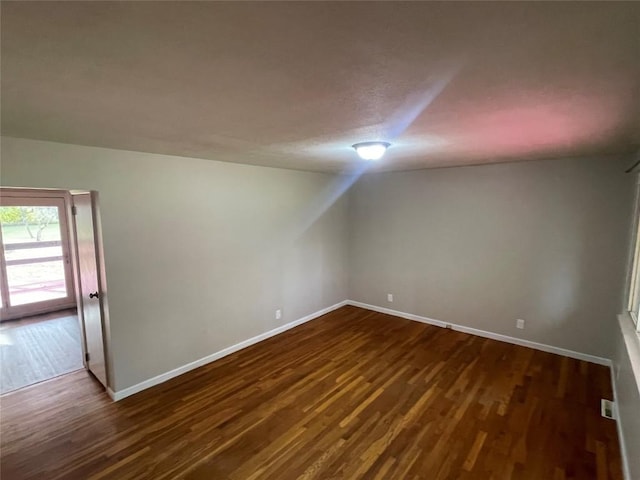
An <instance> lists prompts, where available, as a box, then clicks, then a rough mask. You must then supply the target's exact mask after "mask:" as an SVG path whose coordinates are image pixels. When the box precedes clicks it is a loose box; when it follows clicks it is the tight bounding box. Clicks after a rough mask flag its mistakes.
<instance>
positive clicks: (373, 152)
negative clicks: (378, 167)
mask: <svg viewBox="0 0 640 480" xmlns="http://www.w3.org/2000/svg"><path fill="white" fill-rule="evenodd" d="M390 145H391V144H390V143H387V142H361V143H356V144H355V145H353V148H354V149H355V150H356V153H357V154H358V156H359V157H360V158H361V159H363V160H380V159H381V158H382V156H383V155H384V152H386V151H387V148H389V146H390Z"/></svg>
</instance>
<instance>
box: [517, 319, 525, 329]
mask: <svg viewBox="0 0 640 480" xmlns="http://www.w3.org/2000/svg"><path fill="white" fill-rule="evenodd" d="M516 327H518V328H519V329H520V330H523V329H524V320H522V319H521V318H519V319H517V320H516Z"/></svg>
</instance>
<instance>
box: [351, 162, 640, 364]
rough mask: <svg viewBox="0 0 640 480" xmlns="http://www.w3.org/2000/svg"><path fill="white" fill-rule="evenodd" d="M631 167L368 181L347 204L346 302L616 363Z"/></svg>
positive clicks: (419, 174)
mask: <svg viewBox="0 0 640 480" xmlns="http://www.w3.org/2000/svg"><path fill="white" fill-rule="evenodd" d="M628 164H629V158H613V157H608V158H602V159H597V158H581V159H565V160H550V161H532V162H521V163H511V164H499V165H488V166H480V167H460V168H448V169H432V170H420V171H411V172H395V173H383V174H371V175H367V176H365V177H363V178H362V179H361V180H360V181H359V182H358V183H357V184H356V185H355V187H354V190H353V191H352V193H351V196H350V219H351V233H350V244H349V259H350V285H349V293H350V298H351V299H352V300H356V301H360V302H364V303H368V304H373V305H377V306H382V307H388V308H392V309H395V310H399V311H403V312H407V313H412V314H416V315H421V316H425V317H430V318H433V319H437V320H442V321H446V322H451V323H455V324H460V325H464V326H468V327H473V328H477V329H480V330H486V331H489V332H494V333H499V334H503V335H508V336H512V337H518V338H522V339H525V340H530V341H535V342H539V343H543V344H547V345H551V346H554V347H560V348H565V349H569V350H574V351H577V352H581V353H587V354H591V355H596V356H599V357H605V358H611V357H612V354H613V350H614V345H613V344H614V338H615V327H616V324H615V318H616V315H617V314H618V313H619V312H620V305H621V303H622V302H621V297H622V292H623V290H624V288H623V283H624V276H625V275H624V272H625V265H626V261H627V256H626V247H627V234H628V219H629V218H630V209H631V205H632V203H633V202H632V197H633V196H632V188H631V182H629V176H628V175H626V174H625V173H624V169H625V168H626V167H627V166H628ZM387 293H393V294H394V302H393V303H388V302H387V300H386V295H387ZM518 318H522V319H524V320H526V328H525V330H518V329H517V328H516V326H515V321H516V319H518Z"/></svg>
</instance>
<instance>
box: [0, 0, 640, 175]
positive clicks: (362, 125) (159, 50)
mask: <svg viewBox="0 0 640 480" xmlns="http://www.w3.org/2000/svg"><path fill="white" fill-rule="evenodd" d="M1 8H2V20H1V21H2V133H3V134H4V135H9V136H16V137H25V138H36V139H43V140H52V141H58V142H66V143H76V144H81V145H95V146H102V147H111V148H119V149H127V150H139V151H145V152H154V153H165V154H173V155H183V156H190V157H200V158H207V159H215V160H222V161H230V162H240V163H251V164H259V165H269V166H277V167H286V168H296V169H305V170H319V171H341V170H344V169H350V168H354V167H357V166H358V161H357V160H356V158H355V153H354V152H353V150H352V149H351V148H350V145H351V144H353V143H356V142H360V141H367V140H376V139H379V140H387V141H389V142H391V143H392V144H393V145H392V147H391V148H390V150H389V151H388V152H387V155H386V156H385V157H384V159H383V160H381V161H380V162H378V163H377V164H376V165H375V166H374V168H379V169H384V170H388V169H411V168H424V167H433V166H449V165H460V164H473V163H486V162H498V161H512V160H517V159H531V158H547V157H554V156H567V155H581V154H593V153H613V152H620V151H629V150H631V149H632V148H634V146H637V145H638V144H640V3H637V2H629V3H617V2H602V3H600V2H585V3H577V2H574V3H559V2H555V3H554V2H542V3H516V2H513V3H504V2H489V3H481V2H474V3H459V2H451V3H422V2H407V3H404V2H372V3H368V2H331V3H325V2H300V3H276V2H265V3H251V2H225V3H215V2H210V3H208V2H193V3H192V2H43V3H37V2H6V1H3V2H2V4H1Z"/></svg>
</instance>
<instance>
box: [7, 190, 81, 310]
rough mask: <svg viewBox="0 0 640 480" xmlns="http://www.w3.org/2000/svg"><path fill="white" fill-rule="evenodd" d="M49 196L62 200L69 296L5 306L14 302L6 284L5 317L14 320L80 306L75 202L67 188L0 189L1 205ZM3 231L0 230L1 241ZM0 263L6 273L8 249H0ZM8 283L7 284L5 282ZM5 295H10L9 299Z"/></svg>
mask: <svg viewBox="0 0 640 480" xmlns="http://www.w3.org/2000/svg"><path fill="white" fill-rule="evenodd" d="M46 199H52V200H55V202H56V203H58V204H59V205H56V206H58V208H59V221H60V231H61V246H62V256H63V262H64V263H63V264H64V269H65V288H66V290H67V296H66V297H64V298H61V299H54V300H46V301H44V302H47V305H42V304H43V303H44V302H34V303H31V304H25V305H16V306H11V307H7V308H5V305H4V304H6V303H7V302H10V297H9V289H8V283H7V282H6V278H5V282H1V283H2V298H3V305H1V306H0V307H1V308H2V313H3V315H2V320H3V321H4V320H12V319H15V318H20V317H25V316H31V315H39V314H42V313H47V312H53V311H56V310H64V309H66V308H73V307H74V306H76V288H75V284H76V282H75V280H76V279H75V275H74V270H75V262H74V255H73V246H72V243H73V239H72V235H71V224H70V219H71V218H70V213H71V202H70V195H69V193H68V192H66V191H64V190H53V189H51V190H41V189H33V190H31V189H21V188H8V187H2V188H0V206H15V205H18V204H23V205H27V206H29V205H32V206H39V205H43V204H44V203H45V201H46ZM1 235H2V233H1V232H0V240H2V237H1ZM0 263H1V264H2V271H3V272H6V259H5V254H4V248H0ZM5 284H6V285H5ZM5 295H7V297H6V298H5Z"/></svg>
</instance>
